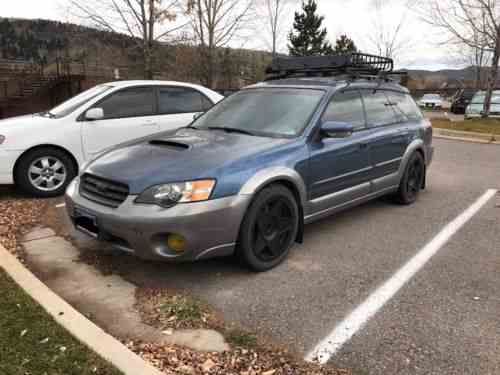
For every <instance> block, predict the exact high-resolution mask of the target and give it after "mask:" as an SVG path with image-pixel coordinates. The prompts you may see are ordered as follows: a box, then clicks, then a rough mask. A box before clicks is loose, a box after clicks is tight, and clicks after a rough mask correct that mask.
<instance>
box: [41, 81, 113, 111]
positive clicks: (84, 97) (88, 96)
mask: <svg viewBox="0 0 500 375" xmlns="http://www.w3.org/2000/svg"><path fill="white" fill-rule="evenodd" d="M112 88H113V86H109V85H99V86H95V87H92V88H91V89H88V90H86V91H84V92H82V93H80V94H78V95H77V96H74V97H73V98H71V99H69V100H66V101H65V102H63V103H61V104H59V105H58V106H57V107H55V108H52V109H51V110H50V111H48V112H47V114H48V115H50V116H51V117H56V118H59V117H64V116H67V115H69V114H70V113H71V112H73V111H74V110H75V109H77V108H78V107H81V106H82V105H84V104H85V103H87V102H88V101H89V100H92V99H94V98H95V97H97V96H99V95H101V94H102V93H104V92H106V91H108V90H110V89H112Z"/></svg>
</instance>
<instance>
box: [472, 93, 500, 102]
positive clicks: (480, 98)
mask: <svg viewBox="0 0 500 375" xmlns="http://www.w3.org/2000/svg"><path fill="white" fill-rule="evenodd" d="M485 97H486V92H485V91H480V92H478V93H477V94H476V95H474V97H473V98H472V103H473V104H483V103H484V98H485ZM491 102H492V103H493V104H500V91H493V93H492V96H491Z"/></svg>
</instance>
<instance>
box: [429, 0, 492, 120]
mask: <svg viewBox="0 0 500 375" xmlns="http://www.w3.org/2000/svg"><path fill="white" fill-rule="evenodd" d="M429 2H430V4H429V7H428V14H427V17H425V18H424V19H425V20H426V21H427V22H428V23H429V24H431V25H433V26H435V27H438V28H439V29H441V30H444V31H445V32H446V33H447V35H448V36H449V38H448V43H454V44H456V45H461V46H465V47H468V48H472V49H474V50H476V51H479V55H480V54H481V51H483V52H485V53H486V54H488V55H491V67H490V71H489V74H488V80H487V90H486V98H485V101H484V108H483V117H488V116H489V114H490V107H491V96H492V91H493V89H494V87H495V85H496V81H497V77H498V63H499V60H500V2H499V1H498V0H446V1H444V0H429ZM479 57H480V56H479ZM483 58H484V56H483Z"/></svg>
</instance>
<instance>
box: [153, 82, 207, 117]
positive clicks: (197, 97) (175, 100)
mask: <svg viewBox="0 0 500 375" xmlns="http://www.w3.org/2000/svg"><path fill="white" fill-rule="evenodd" d="M158 99H159V102H158V110H159V113H160V114H162V115H171V114H175V113H194V112H205V111H207V110H208V109H210V108H211V107H212V105H213V104H212V102H210V100H208V99H207V98H206V97H205V95H203V94H202V93H200V92H199V91H196V90H194V89H190V88H184V87H160V89H159V98H158Z"/></svg>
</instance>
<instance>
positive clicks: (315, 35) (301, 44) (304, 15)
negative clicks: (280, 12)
mask: <svg viewBox="0 0 500 375" xmlns="http://www.w3.org/2000/svg"><path fill="white" fill-rule="evenodd" d="M317 9H318V4H317V3H316V0H307V2H304V1H303V2H302V12H301V13H299V12H295V21H294V23H293V29H294V31H295V32H294V31H293V30H292V31H291V32H290V34H289V36H288V39H289V40H290V44H289V45H288V49H289V51H290V55H292V56H317V55H330V54H332V53H333V48H332V46H331V44H330V43H329V42H328V41H327V40H326V37H327V31H326V28H323V29H322V28H321V24H322V23H323V20H324V17H323V16H318V15H317V14H316V11H317Z"/></svg>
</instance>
